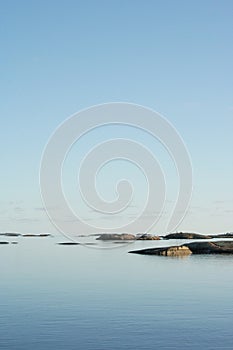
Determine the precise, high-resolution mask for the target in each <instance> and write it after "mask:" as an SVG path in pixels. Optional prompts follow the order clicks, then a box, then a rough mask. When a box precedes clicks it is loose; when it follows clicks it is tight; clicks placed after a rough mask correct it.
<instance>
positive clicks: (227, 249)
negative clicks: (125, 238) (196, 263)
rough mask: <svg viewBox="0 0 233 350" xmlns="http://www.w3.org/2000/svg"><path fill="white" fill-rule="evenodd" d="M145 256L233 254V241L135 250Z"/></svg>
mask: <svg viewBox="0 0 233 350" xmlns="http://www.w3.org/2000/svg"><path fill="white" fill-rule="evenodd" d="M129 253H134V254H144V255H164V256H184V255H189V254H233V241H218V242H193V243H187V244H185V245H181V246H172V247H162V248H148V249H141V250H133V251H130V252H129Z"/></svg>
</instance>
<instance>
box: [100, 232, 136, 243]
mask: <svg viewBox="0 0 233 350" xmlns="http://www.w3.org/2000/svg"><path fill="white" fill-rule="evenodd" d="M96 239H97V240H101V241H117V240H118V241H132V240H135V239H136V236H135V235H131V234H128V233H122V234H118V233H104V234H102V235H100V236H99V237H98V238H96Z"/></svg>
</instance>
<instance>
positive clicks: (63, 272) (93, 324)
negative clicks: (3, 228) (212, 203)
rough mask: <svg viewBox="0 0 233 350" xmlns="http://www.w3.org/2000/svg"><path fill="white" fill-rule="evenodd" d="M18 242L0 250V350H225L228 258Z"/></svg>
mask: <svg viewBox="0 0 233 350" xmlns="http://www.w3.org/2000/svg"><path fill="white" fill-rule="evenodd" d="M80 239H81V238H80ZM4 240H5V239H4ZM7 240H9V241H11V238H9V237H7ZM13 240H14V241H16V237H12V241H13ZM82 240H83V243H95V244H103V246H104V247H105V248H106V246H107V245H108V243H107V242H105V243H99V242H98V243H97V242H96V241H95V237H91V238H89V239H88V240H87V238H85V237H83V238H82ZM17 241H18V243H19V244H17V245H12V244H8V245H1V246H0V263H1V269H0V281H1V289H0V334H1V337H0V349H1V350H2V349H7V350H14V349H15V350H16V349H17V350H21V349H22V350H29V349H30V350H31V349H34V350H37V349H38V350H42V349H43V350H44V349H46V350H47V349H62V350H63V349H81V350H82V349H87V350H97V349H98V350H102V349H103V350H105V349H114V350H115V349H116V350H118V349H197V348H198V349H199V348H200V349H202V348H203V349H211V350H212V349H232V329H231V328H232V323H233V309H232V290H233V280H232V278H231V276H232V272H233V256H231V255H228V256H226V255H224V256H222V255H221V256H219V255H211V256H207V255H200V256H199V255H191V256H188V257H185V258H184V259H177V258H170V257H163V256H143V255H134V254H128V253H127V252H128V251H129V250H132V249H142V248H146V247H156V246H165V245H167V244H168V242H167V241H166V242H164V241H152V242H145V241H137V242H133V243H130V245H127V244H122V245H120V246H119V247H118V245H117V244H116V246H117V247H118V248H117V249H109V250H108V249H96V245H93V246H92V245H88V246H83V245H74V246H62V245H58V244H56V243H58V242H59V241H61V239H60V237H44V238H41V237H39V238H38V237H33V238H29V237H27V238H25V237H17ZM177 243H178V244H182V243H183V242H182V243H181V242H180V241H179V242H177V241H173V242H170V244H172V245H173V244H177ZM111 245H112V244H111Z"/></svg>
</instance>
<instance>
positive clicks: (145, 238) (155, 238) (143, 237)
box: [137, 233, 161, 241]
mask: <svg viewBox="0 0 233 350" xmlns="http://www.w3.org/2000/svg"><path fill="white" fill-rule="evenodd" d="M160 239H161V238H160V237H159V236H153V235H149V234H146V233H145V234H143V235H141V236H139V237H137V240H138V241H158V240H160Z"/></svg>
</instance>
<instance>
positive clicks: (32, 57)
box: [0, 0, 233, 232]
mask: <svg viewBox="0 0 233 350" xmlns="http://www.w3.org/2000/svg"><path fill="white" fill-rule="evenodd" d="M0 8H1V11H0V13H1V15H0V16H1V18H0V19H1V20H0V28H1V31H0V40H1V55H0V62H1V65H0V76H1V80H0V94H1V104H0V116H1V131H2V132H1V140H0V142H1V198H0V214H1V220H0V231H5V230H14V231H15V230H16V231H22V232H27V231H35V232H37V231H39V232H40V231H54V230H55V228H54V227H53V226H52V225H51V224H50V223H49V221H48V219H47V217H46V215H45V213H44V211H43V209H42V202H41V197H40V189H39V180H38V179H39V166H40V159H41V155H42V152H43V149H44V146H45V144H46V142H47V140H48V138H49V137H50V135H51V133H52V132H53V131H54V129H55V128H56V127H57V126H58V125H59V124H60V123H61V122H63V121H64V120H65V119H66V118H67V117H69V116H70V115H72V114H74V113H76V112H77V111H79V110H80V109H83V108H87V107H89V106H92V105H95V104H99V103H106V102H110V101H116V102H119V101H125V102H132V103H136V104H141V105H144V106H148V107H149V108H152V109H154V110H156V111H158V112H159V113H161V114H162V115H164V116H165V117H166V118H167V119H168V120H169V121H170V122H171V123H172V124H173V125H174V126H175V128H176V129H177V130H178V131H179V133H180V134H181V135H182V137H183V139H184V140H185V143H186V145H187V147H188V150H189V152H190V155H191V159H192V164H193V171H194V192H193V198H192V202H191V205H190V211H189V213H188V215H187V217H186V219H185V220H184V221H183V223H182V224H181V226H180V227H179V229H187V230H192V231H199V232H213V231H214V232H222V231H232V230H233V219H232V213H233V183H232V178H233V162H232V149H233V138H232V130H233V79H232V78H233V77H232V75H233V73H232V71H233V69H232V68H233V67H232V62H233V47H232V42H233V22H232V11H233V3H232V1H227V0H223V1H214V0H213V1H208V0H206V1H146V2H145V1H101V0H100V1H66V2H65V1H59V2H57V1H48V2H47V1H40V2H37V1H23V0H22V1H20V2H18V1H8V2H1V5H0ZM127 132H128V130H122V129H121V130H115V131H114V130H112V131H110V135H111V136H117V135H119V134H123V135H127ZM130 137H132V138H136V140H137V138H139V140H142V141H143V142H145V143H146V144H148V147H149V146H152V142H151V141H150V140H149V138H148V139H145V135H138V134H137V133H136V131H135V132H133V133H130ZM93 139H94V140H97V139H98V140H99V137H98V135H96V133H95V134H94V135H90V136H89V139H88V137H87V139H86V140H83V142H82V150H83V152H84V153H85V150H87V146H88V145H89V144H90V140H93ZM100 139H101V140H104V133H103V135H102V136H101V137H100ZM153 147H154V148H153ZM152 149H153V150H154V152H158V153H159V155H160V159H161V163H162V164H163V165H164V167H165V171H168V172H171V174H174V177H175V173H174V172H173V170H172V166H170V165H168V159H167V158H166V157H167V156H166V155H165V152H163V151H162V150H161V149H160V146H158V145H157V144H156V145H154V146H152ZM74 157H75V159H76V162H79V161H80V159H79V155H78V154H76V155H75V156H74ZM70 159H71V160H72V156H71V157H70ZM71 163H72V161H71ZM71 168H72V166H71ZM106 171H108V170H106ZM127 171H128V173H129V174H130V172H131V171H132V169H131V170H130V169H128V170H127ZM119 172H120V173H121V172H122V170H119ZM107 174H108V172H107ZM73 176H74V175H73V174H72V173H71V172H69V169H68V170H67V179H72V178H73ZM135 177H136V178H137V179H138V187H139V192H140V193H143V189H144V185H143V184H142V181H141V175H139V174H138V176H137V175H135ZM168 179H170V181H171V183H173V182H174V181H173V180H174V179H173V175H170V177H168ZM168 182H169V181H168ZM67 183H68V184H69V183H70V182H69V181H68V180H67ZM102 183H103V182H102ZM101 186H102V185H101V181H100V187H101ZM168 186H169V185H168ZM67 187H69V186H68V185H67ZM102 187H103V186H102ZM102 187H101V188H102ZM69 190H70V191H72V189H71V188H70V189H68V191H69ZM102 190H103V192H104V191H106V193H109V191H110V188H109V187H108V188H107V190H106V189H104V188H102ZM169 195H170V197H168V200H171V201H172V200H173V199H174V193H173V189H172V185H171V190H170V192H169ZM136 197H137V196H136ZM142 197H143V196H142ZM137 198H138V202H140V195H138V197H137ZM166 210H167V211H169V210H170V208H169V207H167V209H166ZM87 214H88V212H87ZM87 216H88V215H87ZM89 219H92V217H91V214H90V213H89ZM165 221H166V216H164V222H165ZM163 227H164V226H163V224H161V226H159V227H157V228H156V230H157V231H158V232H160V231H162V230H163Z"/></svg>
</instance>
